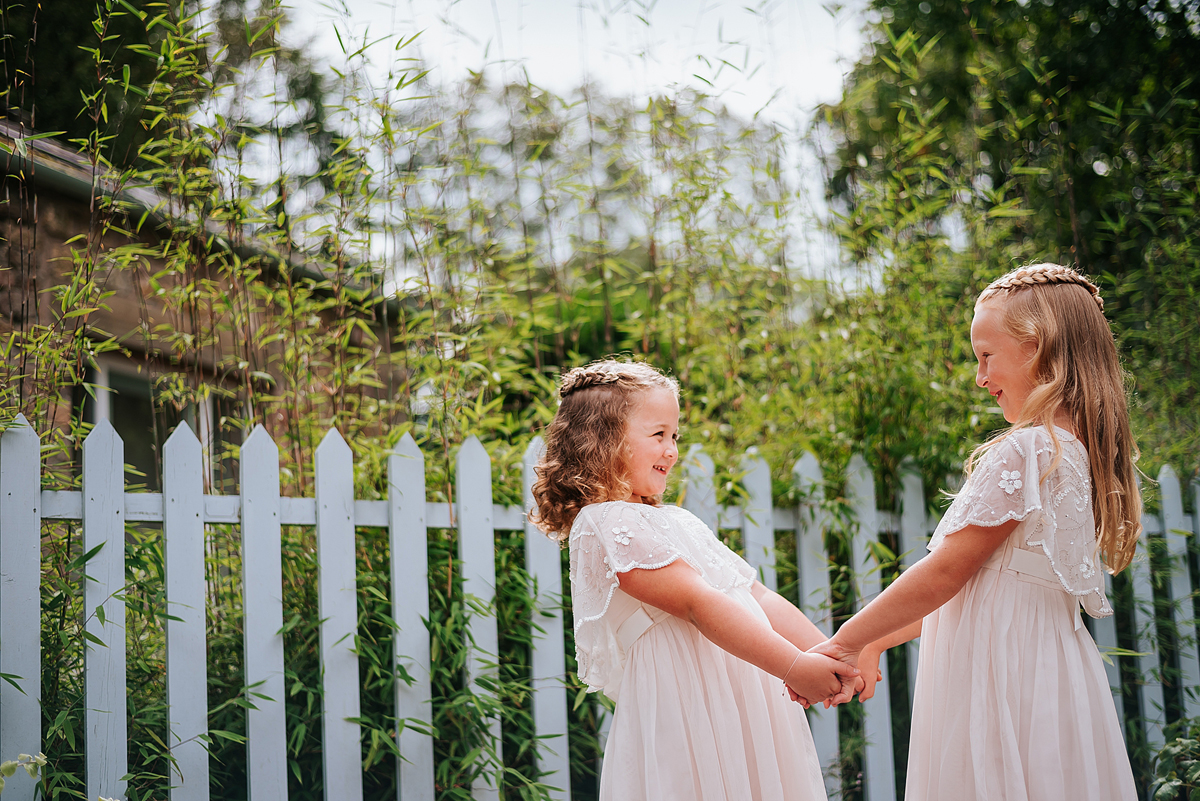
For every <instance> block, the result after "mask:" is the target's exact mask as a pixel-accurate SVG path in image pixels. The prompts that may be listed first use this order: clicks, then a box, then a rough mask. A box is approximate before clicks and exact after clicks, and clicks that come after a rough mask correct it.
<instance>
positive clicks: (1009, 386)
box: [971, 301, 1037, 423]
mask: <svg viewBox="0 0 1200 801" xmlns="http://www.w3.org/2000/svg"><path fill="white" fill-rule="evenodd" d="M971 349H972V350H974V351H975V358H976V359H978V360H979V369H978V370H977V371H976V372H975V383H976V384H978V385H979V386H981V387H983V388H984V389H986V390H987V391H988V392H990V393H991V394H992V397H994V398H995V399H996V402H997V403H998V404H1000V410H1001V411H1002V412H1004V419H1005V420H1007V421H1008V422H1009V423H1015V422H1017V420H1019V419H1020V417H1021V409H1022V408H1023V407H1024V406H1025V400H1026V399H1027V398H1028V397H1029V393H1030V392H1031V391H1033V388H1034V386H1035V384H1034V381H1033V370H1032V366H1033V365H1032V362H1033V356H1034V354H1035V353H1036V352H1037V342H1032V341H1031V342H1020V341H1019V340H1017V338H1016V337H1014V336H1013V335H1012V334H1010V333H1009V332H1008V330H1007V329H1005V327H1004V307H1003V306H1002V305H1001V304H1000V303H998V302H996V301H989V302H984V303H979V304H977V305H976V306H975V319H974V320H972V321H971Z"/></svg>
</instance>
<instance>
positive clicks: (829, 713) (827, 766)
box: [792, 451, 842, 798]
mask: <svg viewBox="0 0 1200 801" xmlns="http://www.w3.org/2000/svg"><path fill="white" fill-rule="evenodd" d="M792 482H793V486H795V487H796V490H797V495H798V496H799V497H800V498H801V504H800V505H799V506H797V508H796V513H795V515H794V519H795V521H796V524H795V528H794V530H795V532H796V561H797V563H798V565H797V567H798V572H799V579H800V591H799V594H798V598H799V601H800V609H801V611H803V612H804V613H805V614H806V615H808V617H809V619H811V620H812V622H813V623H814V624H815V625H816V627H817V628H818V629H820V630H821V633H822V634H824V635H825V636H826V637H829V636H832V635H833V607H832V603H831V599H830V596H829V557H827V556H826V555H825V516H824V510H823V509H822V503H823V502H824V500H825V476H824V474H823V473H822V471H821V465H820V463H819V462H818V461H817V457H816V456H814V455H813V454H812V453H811V452H807V451H806V452H805V454H804V455H803V456H801V457H800V459H799V460H797V462H796V464H795V466H794V467H793V468H792ZM808 725H809V728H810V729H811V730H812V736H813V744H814V746H815V747H816V749H817V759H818V760H819V761H820V763H821V774H822V776H823V777H824V779H825V792H826V793H827V794H828V795H829V796H830V797H831V798H837V797H839V795H840V793H841V789H842V781H841V779H842V777H841V776H840V775H839V774H838V772H837V768H838V753H839V742H838V741H839V737H840V735H839V727H838V711H837V709H825V708H823V707H822V706H821V705H819V704H815V705H813V706H812V707H810V708H809V710H808Z"/></svg>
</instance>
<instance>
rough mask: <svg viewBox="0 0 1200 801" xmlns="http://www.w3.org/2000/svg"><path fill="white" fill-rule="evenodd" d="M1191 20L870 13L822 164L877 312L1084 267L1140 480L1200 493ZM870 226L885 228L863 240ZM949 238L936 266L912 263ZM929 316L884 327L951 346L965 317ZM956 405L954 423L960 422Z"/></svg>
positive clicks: (1010, 10)
mask: <svg viewBox="0 0 1200 801" xmlns="http://www.w3.org/2000/svg"><path fill="white" fill-rule="evenodd" d="M1189 14H1190V12H1188V11H1186V10H1185V9H1183V8H1182V7H1176V6H1171V5H1169V4H1165V5H1164V4H1161V3H1158V2H1146V3H1141V2H1134V3H1119V2H1115V0H1114V2H1100V1H1099V0H1057V1H1056V2H1047V3H999V4H996V3H986V2H967V3H951V2H943V1H942V0H929V2H924V1H922V2H917V1H916V0H878V2H873V3H871V4H870V11H869V18H870V20H871V22H870V24H869V28H868V30H869V33H870V35H871V38H872V40H873V41H872V44H871V47H870V49H869V50H868V52H867V54H866V55H865V56H864V57H863V58H862V59H861V60H860V61H859V63H858V64H857V65H856V66H855V68H854V70H853V72H852V74H851V76H850V79H849V81H848V88H847V90H846V92H845V95H844V97H843V98H842V100H841V101H840V102H839V103H838V104H836V105H833V106H830V107H829V108H827V109H826V110H825V116H824V121H823V124H822V127H821V131H822V133H825V134H828V136H829V140H830V141H831V143H832V145H833V149H832V151H831V152H830V153H829V154H828V157H827V160H826V166H827V168H828V169H829V176H828V177H829V183H828V186H829V191H830V194H831V196H832V198H833V199H834V202H835V205H837V204H844V209H845V210H844V215H845V219H846V220H849V221H852V223H853V224H852V226H851V228H852V235H851V236H846V231H845V227H844V226H842V225H839V232H840V233H841V234H842V237H841V238H842V242H843V245H844V247H845V248H846V252H847V254H848V255H849V256H850V258H851V260H852V262H853V263H854V264H855V265H856V266H858V267H859V268H860V269H862V270H863V271H864V272H865V273H866V275H867V276H868V278H867V279H866V280H867V281H868V283H870V284H871V286H872V287H879V288H881V289H882V291H883V293H884V294H885V295H886V294H887V293H889V292H892V291H893V290H895V289H896V288H897V286H898V285H901V286H902V285H906V284H907V283H908V282H909V277H910V274H911V273H917V274H920V273H929V272H933V273H934V274H935V275H936V278H935V282H934V285H935V286H936V287H937V289H938V290H940V291H942V292H945V291H947V290H949V291H951V292H953V291H955V289H957V288H959V287H962V288H965V289H966V290H967V292H968V295H969V293H971V292H974V291H975V290H977V289H978V288H979V282H980V281H984V282H986V280H988V279H990V278H992V277H995V276H996V275H997V274H999V273H1000V272H1002V271H1004V270H1006V269H1009V268H1011V267H1013V266H1016V265H1018V264H1021V263H1025V262H1028V261H1057V262H1059V263H1067V264H1075V265H1078V267H1079V268H1080V269H1081V270H1082V271H1083V272H1085V273H1087V274H1089V275H1092V276H1093V277H1095V278H1096V279H1097V280H1098V282H1099V283H1100V285H1101V289H1102V291H1103V294H1104V296H1105V298H1106V307H1105V310H1106V313H1107V314H1108V316H1109V319H1110V320H1111V321H1112V323H1113V325H1114V330H1115V332H1116V333H1117V335H1118V337H1119V339H1120V340H1121V343H1122V346H1123V348H1124V352H1125V355H1126V357H1127V364H1128V367H1129V369H1130V372H1131V374H1132V376H1133V382H1132V383H1133V388H1134V391H1135V396H1134V411H1135V420H1134V422H1135V429H1136V433H1137V434H1138V438H1139V440H1140V442H1141V444H1142V448H1143V451H1144V452H1145V453H1147V454H1148V455H1149V454H1152V459H1153V460H1154V462H1156V464H1152V465H1150V469H1148V470H1147V472H1148V473H1153V472H1154V469H1156V468H1157V466H1158V464H1161V463H1162V462H1163V461H1169V462H1171V463H1173V464H1175V465H1176V467H1177V468H1180V469H1181V472H1182V473H1183V474H1184V475H1196V473H1197V470H1198V469H1200V463H1198V462H1197V461H1196V456H1195V454H1196V453H1197V452H1200V447H1198V446H1200V418H1197V413H1196V411H1195V409H1196V408H1197V406H1196V402H1195V401H1196V391H1197V382H1196V376H1197V370H1196V367H1197V361H1196V360H1197V358H1198V357H1197V354H1196V351H1195V348H1194V347H1191V346H1190V344H1189V343H1194V342H1195V341H1196V337H1197V334H1200V331H1198V330H1197V325H1198V323H1197V319H1196V316H1195V314H1194V309H1195V300H1196V299H1195V296H1194V294H1193V293H1192V291H1191V289H1190V288H1191V287H1194V286H1195V285H1196V284H1197V282H1198V280H1200V273H1198V272H1197V265H1198V264H1200V261H1197V259H1196V253H1195V252H1194V249H1193V248H1194V246H1193V239H1194V236H1193V235H1192V233H1191V227H1190V223H1191V220H1192V219H1193V217H1194V215H1193V214H1192V213H1191V211H1192V209H1193V208H1194V206H1193V203H1194V197H1195V194H1196V193H1195V164H1196V151H1195V142H1194V140H1195V137H1194V131H1195V126H1196V99H1197V94H1196V92H1197V85H1196V84H1195V82H1194V80H1193V76H1192V75H1191V73H1190V71H1189V68H1188V66H1187V65H1188V64H1189V63H1191V62H1190V59H1191V58H1193V57H1194V56H1195V55H1196V53H1197V52H1198V51H1200V38H1198V37H1197V35H1196V27H1195V25H1194V23H1193V21H1192V17H1190V16H1189ZM1131 64H1137V68H1136V69H1132V68H1126V67H1121V66H1116V65H1131ZM910 167H911V169H912V172H911V173H909V172H908V170H909V168H910ZM906 175H908V176H910V177H909V178H907V179H906V177H905V176H906ZM914 179H915V180H914ZM889 201H895V202H889ZM874 211H878V212H881V213H882V214H883V217H884V220H885V221H884V222H883V224H876V225H874V226H872V224H871V223H872V220H871V218H872V212H874ZM890 224H894V226H895V227H894V228H892V227H890ZM948 232H949V233H953V236H952V237H951V241H950V242H949V243H944V244H949V245H951V247H950V248H949V249H947V248H946V247H944V246H942V245H940V244H939V247H938V248H935V249H934V250H929V251H927V252H925V253H922V252H921V251H920V250H919V249H917V248H914V247H912V244H913V243H912V241H911V239H912V238H914V237H915V238H917V239H922V238H924V239H926V240H931V241H933V242H935V243H937V242H939V240H944V237H945V235H946V234H947V233H948ZM929 297H931V296H930V295H929V294H924V295H922V296H921V297H920V298H917V299H912V300H913V302H912V303H911V304H910V303H906V302H904V299H903V298H896V300H897V301H898V303H897V304H896V305H895V306H893V308H892V311H893V312H894V314H893V315H892V316H891V317H889V316H887V315H886V314H885V315H884V316H883V318H882V320H883V321H886V323H887V324H888V325H889V327H890V326H891V325H892V324H893V323H894V322H895V321H897V320H905V319H909V318H911V317H913V316H914V315H915V316H916V317H917V318H919V319H921V321H922V323H930V324H934V325H937V324H938V323H939V322H940V323H942V325H941V327H940V328H937V329H936V330H939V331H946V332H949V331H950V330H951V329H953V330H954V332H955V333H954V336H953V339H954V340H956V341H959V342H962V341H964V340H963V335H964V334H965V331H966V329H965V322H964V320H963V319H962V318H963V314H962V313H961V310H960V311H959V312H957V313H956V314H954V315H952V316H951V318H950V319H949V320H942V321H938V320H936V319H928V315H929V312H930V311H932V310H933V309H934V308H938V307H942V308H947V303H946V302H945V301H944V300H943V299H941V298H939V299H938V300H937V301H935V302H933V303H930V302H929V300H928V298H929ZM934 297H936V294H935V295H934ZM867 298H868V300H869V299H870V293H868V295H867ZM967 311H969V309H967ZM945 323H949V325H945ZM918 330H929V329H924V328H921V327H918ZM917 350H918V351H919V350H920V348H918V349H917ZM904 352H905V353H906V354H907V353H908V349H907V348H905V349H904ZM955 356H956V354H955V355H951V358H950V360H951V361H953V362H955V363H957V362H958V361H959V359H957V358H955ZM880 377H881V379H884V378H885V377H887V378H891V377H892V376H890V374H888V373H887V372H886V371H885V372H883V374H882V375H881V376H880ZM935 380H936V381H937V383H938V384H939V385H943V384H944V383H945V382H943V381H942V380H941V378H940V377H939V378H936V379H935ZM885 383H886V381H885ZM954 405H956V406H957V407H958V409H959V410H960V416H961V411H963V410H965V409H966V407H967V403H964V402H962V401H959V402H958V403H956V404H954ZM935 419H936V418H935ZM997 422H998V421H997ZM988 427H989V426H985V427H984V429H983V430H984V431H986V429H987V428H988ZM974 433H976V434H978V433H982V432H981V431H980V430H979V429H977V430H976V431H975V432H974Z"/></svg>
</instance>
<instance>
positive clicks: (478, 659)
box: [455, 436, 503, 801]
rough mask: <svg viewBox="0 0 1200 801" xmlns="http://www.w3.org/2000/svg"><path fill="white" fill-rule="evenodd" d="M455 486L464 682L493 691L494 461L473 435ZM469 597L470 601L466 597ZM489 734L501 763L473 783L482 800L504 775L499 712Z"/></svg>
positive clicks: (496, 648)
mask: <svg viewBox="0 0 1200 801" xmlns="http://www.w3.org/2000/svg"><path fill="white" fill-rule="evenodd" d="M455 470H456V484H457V486H456V490H457V492H458V557H459V560H460V561H461V562H462V576H463V592H464V593H465V594H466V596H467V597H468V603H467V606H468V608H469V609H470V610H471V611H470V613H469V616H468V618H467V627H468V630H469V632H470V635H469V636H470V641H471V642H470V644H469V648H470V651H469V655H468V657H467V683H468V685H469V686H470V687H471V689H472V691H473V692H475V693H476V694H478V695H483V696H494V693H493V692H492V691H491V690H489V689H488V688H487V687H486V686H485V685H487V684H489V683H492V682H494V681H495V680H496V679H497V678H498V662H497V660H498V659H499V652H500V637H499V634H498V633H497V631H496V614H495V602H496V535H495V529H494V528H493V525H492V461H491V458H490V457H489V455H488V452H487V450H485V449H484V447H483V444H482V443H480V441H479V439H478V438H477V437H474V436H472V437H470V438H468V439H467V441H466V442H464V443H463V445H462V447H461V448H460V449H459V451H458V460H457V464H456V465H455ZM472 597H473V599H474V602H473V603H472V601H471V600H470V599H471V598H472ZM488 734H489V737H490V738H491V740H492V747H493V748H494V749H495V753H496V758H497V760H498V761H499V762H500V764H497V765H496V770H495V771H484V772H482V773H481V774H480V776H479V778H477V779H476V780H475V782H474V783H473V785H472V787H471V795H472V796H473V797H474V798H476V799H480V801H499V798H500V780H501V777H502V775H503V764H502V761H500V758H501V740H500V717H499V715H496V716H494V717H492V718H491V719H490V720H489V721H488Z"/></svg>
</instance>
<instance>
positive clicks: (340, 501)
mask: <svg viewBox="0 0 1200 801" xmlns="http://www.w3.org/2000/svg"><path fill="white" fill-rule="evenodd" d="M313 472H314V476H315V480H314V482H313V483H314V485H315V487H316V492H315V494H316V507H317V566H318V567H317V609H318V614H319V615H320V619H321V623H320V630H319V641H320V649H321V688H322V692H321V735H322V737H321V741H322V749H321V761H322V765H323V767H324V769H325V801H361V799H362V795H363V787H362V784H363V775H362V735H361V732H360V730H359V724H358V722H357V721H358V718H359V716H360V712H359V710H360V704H359V698H358V686H359V681H358V656H357V655H356V654H355V643H354V637H355V635H356V634H357V632H358V588H357V585H356V583H355V548H354V455H353V454H352V453H351V452H350V446H349V445H347V444H346V440H344V439H343V438H342V435H341V434H340V433H339V432H338V430H337V429H336V428H335V429H330V431H329V433H327V434H326V435H325V438H324V439H322V440H321V444H320V445H318V446H317V452H316V455H315V458H314V464H313Z"/></svg>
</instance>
